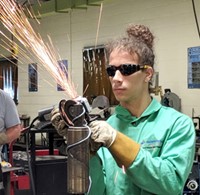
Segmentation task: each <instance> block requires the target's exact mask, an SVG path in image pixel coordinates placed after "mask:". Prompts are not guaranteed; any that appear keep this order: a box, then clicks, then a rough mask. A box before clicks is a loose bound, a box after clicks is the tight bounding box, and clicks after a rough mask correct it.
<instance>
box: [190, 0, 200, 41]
mask: <svg viewBox="0 0 200 195" xmlns="http://www.w3.org/2000/svg"><path fill="white" fill-rule="evenodd" d="M192 7H193V12H194V17H195V22H196V26H197V31H198V35H199V38H200V30H199V24H198V19H197V14H196V8H195V3H194V0H192Z"/></svg>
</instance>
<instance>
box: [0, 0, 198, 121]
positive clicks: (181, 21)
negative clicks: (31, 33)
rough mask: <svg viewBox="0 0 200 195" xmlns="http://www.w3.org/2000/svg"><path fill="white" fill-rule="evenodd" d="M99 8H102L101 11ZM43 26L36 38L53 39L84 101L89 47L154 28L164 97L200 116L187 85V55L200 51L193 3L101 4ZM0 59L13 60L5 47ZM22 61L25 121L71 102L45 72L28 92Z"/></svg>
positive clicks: (44, 19) (137, 0)
mask: <svg viewBox="0 0 200 195" xmlns="http://www.w3.org/2000/svg"><path fill="white" fill-rule="evenodd" d="M100 3H103V6H102V7H101V6H100ZM44 4H45V2H44ZM33 6H34V4H33ZM101 9H102V11H101V17H100V10H101ZM195 9H196V13H197V19H198V18H199V17H200V2H199V1H197V0H196V1H195ZM99 18H100V20H99ZM38 20H39V22H40V24H37V25H34V27H35V30H36V32H38V33H40V34H41V36H42V37H43V40H46V39H47V35H49V36H50V37H51V39H52V42H53V44H54V47H55V48H56V49H57V50H58V52H59V55H60V57H61V58H62V59H65V60H67V61H68V68H69V72H70V73H71V75H72V81H73V82H74V83H75V86H76V87H77V92H78V94H79V95H82V94H83V59H82V50H83V48H84V47H90V46H94V45H102V44H104V43H105V42H106V41H107V40H109V39H110V38H112V37H115V36H119V35H121V34H122V32H123V30H124V28H125V27H126V26H127V25H128V24H129V23H135V24H144V25H147V26H149V27H150V29H151V30H152V31H153V33H154V34H155V36H156V38H155V53H156V64H155V70H156V71H157V72H159V85H160V86H161V87H162V90H163V93H164V89H165V88H170V89H171V91H172V92H174V93H176V94H177V95H178V96H179V97H180V99H181V111H182V112H183V113H185V114H187V115H189V116H192V114H194V115H195V116H196V115H197V116H198V115H200V104H199V96H200V90H199V89H198V88H194V89H189V88H188V80H187V77H188V53H187V50H188V48H190V47H196V46H199V35H198V30H197V24H196V21H195V16H194V10H193V5H192V1H191V0H167V1H165V0H150V1H147V0H123V1H121V0H104V1H99V2H98V5H96V6H94V5H93V6H92V5H91V6H87V7H86V8H85V7H84V9H83V8H82V9H79V8H74V9H72V10H70V11H68V12H66V13H59V12H52V13H48V12H47V13H46V14H43V15H42V16H41V17H40V18H39V19H38ZM99 21H100V22H99ZM30 22H31V23H33V24H34V23H35V21H34V20H33V19H30ZM0 29H1V31H3V32H4V33H5V34H7V35H8V36H10V32H7V31H6V30H5V28H4V27H3V26H2V24H1V26H0ZM97 32H98V33H97ZM97 34H98V35H97ZM15 41H16V42H17V40H15ZM0 53H1V54H3V55H5V56H9V55H10V54H9V53H8V52H7V51H5V50H4V49H3V48H1V47H0ZM22 58H23V56H20V54H19V56H18V59H19V60H18V67H19V70H18V71H19V72H18V102H19V104H18V106H17V108H18V111H19V113H20V115H22V114H23V115H28V116H30V117H31V119H33V118H34V117H35V116H36V115H37V112H38V110H39V109H41V108H45V107H49V106H50V105H54V104H56V103H57V102H59V101H60V100H61V99H62V98H66V95H65V93H64V92H63V91H57V87H56V86H57V84H56V83H55V82H54V79H52V77H51V75H49V74H48V72H47V71H45V70H40V69H38V91H37V92H29V90H28V64H30V63H31V62H27V63H24V62H23V63H22V61H23V60H21V59H22ZM30 58H31V59H32V63H37V59H34V58H33V57H32V56H30ZM47 81H48V82H47ZM49 83H50V84H51V85H50V84H49ZM157 98H158V99H159V98H160V97H159V96H157Z"/></svg>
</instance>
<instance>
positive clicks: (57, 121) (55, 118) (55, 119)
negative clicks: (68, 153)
mask: <svg viewBox="0 0 200 195" xmlns="http://www.w3.org/2000/svg"><path fill="white" fill-rule="evenodd" d="M51 115H52V117H51V123H52V125H53V126H54V127H55V129H56V130H57V132H58V134H59V135H60V136H62V137H64V138H65V139H67V130H68V128H67V125H66V124H65V121H64V120H63V119H62V118H61V115H60V112H59V109H58V108H55V109H53V110H52V111H51Z"/></svg>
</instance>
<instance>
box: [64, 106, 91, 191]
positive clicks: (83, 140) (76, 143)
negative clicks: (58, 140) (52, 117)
mask: <svg viewBox="0 0 200 195" xmlns="http://www.w3.org/2000/svg"><path fill="white" fill-rule="evenodd" d="M84 114H85V109H84V107H83V111H82V113H80V114H79V115H78V116H76V117H75V118H74V119H73V120H72V121H73V122H75V121H76V120H78V118H80V117H82V116H83V115H84ZM84 122H85V124H83V127H85V128H87V130H88V134H87V136H86V137H84V138H83V139H81V140H80V141H77V142H75V143H73V144H70V145H68V146H67V153H68V156H70V157H71V158H73V159H76V158H75V156H73V154H71V152H70V149H72V148H74V147H76V146H77V145H80V144H82V143H83V142H85V141H87V140H88V139H89V138H90V136H91V129H90V128H89V127H88V126H87V125H86V124H87V122H86V121H85V120H84ZM72 128H77V129H79V128H81V127H72ZM76 160H77V161H79V160H78V159H76ZM79 162H80V161H79ZM91 183H92V181H91V178H90V177H89V186H88V190H87V194H88V193H89V191H90V189H91Z"/></svg>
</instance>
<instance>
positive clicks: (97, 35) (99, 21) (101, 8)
mask: <svg viewBox="0 0 200 195" xmlns="http://www.w3.org/2000/svg"><path fill="white" fill-rule="evenodd" d="M102 10H103V3H101V7H100V11H99V20H98V26H97V34H96V40H95V47H96V46H97V42H98V37H99V28H100V23H101V15H102Z"/></svg>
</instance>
